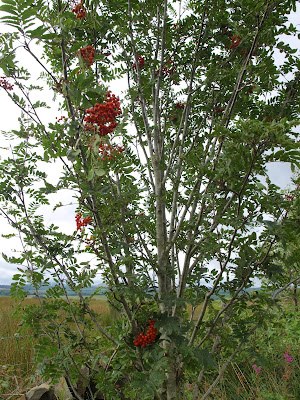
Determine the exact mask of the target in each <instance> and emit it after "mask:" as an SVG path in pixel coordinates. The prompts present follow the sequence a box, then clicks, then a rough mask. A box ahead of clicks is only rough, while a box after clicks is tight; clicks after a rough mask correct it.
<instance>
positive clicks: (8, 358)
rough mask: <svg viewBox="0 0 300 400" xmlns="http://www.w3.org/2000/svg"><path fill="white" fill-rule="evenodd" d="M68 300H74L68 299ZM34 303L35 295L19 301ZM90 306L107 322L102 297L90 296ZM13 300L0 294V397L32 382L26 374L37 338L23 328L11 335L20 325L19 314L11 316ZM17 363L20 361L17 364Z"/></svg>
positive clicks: (30, 372) (106, 307)
mask: <svg viewBox="0 0 300 400" xmlns="http://www.w3.org/2000/svg"><path fill="white" fill-rule="evenodd" d="M72 301H78V300H77V299H72ZM33 304H38V300H37V299H25V301H24V303H23V304H22V305H24V306H26V305H33ZM90 307H91V308H92V309H93V310H94V311H95V312H96V313H97V314H98V320H99V322H101V323H102V324H103V325H109V323H110V321H111V319H112V318H113V317H114V315H113V313H112V311H111V309H110V307H109V305H108V303H107V302H106V300H105V298H103V297H101V298H99V299H93V300H92V301H91V302H90ZM16 308H17V302H15V301H14V300H13V299H11V298H9V297H0V398H1V400H2V399H7V400H10V399H13V398H15V397H17V396H20V395H21V394H22V393H25V392H26V391H27V390H28V389H29V388H30V387H32V385H33V384H34V382H32V381H30V378H31V377H33V376H34V373H35V371H34V366H33V364H32V359H33V353H34V346H35V344H36V342H37V339H35V338H34V337H33V336H31V335H32V333H33V332H30V331H27V332H24V333H22V332H21V333H20V336H24V335H29V337H20V338H17V336H16V335H15V334H16V333H17V332H18V330H19V328H20V325H19V323H20V317H19V318H18V317H16V316H14V315H13V314H14V311H15V310H16ZM18 364H20V365H18Z"/></svg>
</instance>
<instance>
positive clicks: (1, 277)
mask: <svg viewBox="0 0 300 400" xmlns="http://www.w3.org/2000/svg"><path fill="white" fill-rule="evenodd" d="M0 3H1V1H0ZM290 22H292V23H293V24H294V25H298V28H299V26H300V6H299V4H298V8H297V12H296V13H292V14H291V16H290ZM6 31H7V27H5V26H4V25H3V24H1V25H0V34H1V33H4V32H6ZM283 40H284V41H286V38H284V37H283ZM288 43H289V44H290V45H291V46H292V47H294V48H298V55H299V53H300V45H299V40H297V39H296V38H294V39H290V38H289V40H288ZM37 52H39V50H38V49H37ZM21 54H22V62H23V63H24V65H25V66H27V67H29V70H30V72H31V73H32V75H33V76H39V74H40V68H39V66H38V64H36V65H34V64H33V62H32V59H30V58H29V57H28V55H27V54H26V53H25V51H24V50H23V53H21ZM275 56H276V61H277V62H278V63H279V64H280V63H281V62H282V57H281V55H280V54H279V53H278V54H276V55H275ZM110 86H111V87H112V90H113V92H114V93H115V94H116V95H119V96H120V97H121V98H122V95H121V91H120V87H121V86H120V83H115V84H114V85H110ZM45 99H48V100H47V101H48V102H51V99H52V92H50V91H49V90H47V89H45V91H43V98H42V99H40V100H45ZM0 109H1V122H0V131H9V130H11V129H18V117H19V115H20V111H19V109H18V108H17V106H15V105H14V104H13V103H12V102H11V101H9V99H8V98H7V95H6V93H5V92H4V91H3V90H0ZM56 115H58V116H60V115H59V114H57V107H56V106H55V104H54V103H52V107H51V110H50V111H48V113H45V114H44V115H43V117H44V119H43V122H44V123H45V122H46V121H50V120H51V121H53V120H54V118H53V116H56ZM4 146H5V147H6V146H7V142H5V141H4V140H3V136H2V135H1V134H0V147H4ZM0 157H1V158H3V157H5V153H4V152H3V151H2V150H1V148H0ZM58 170H59V165H57V167H56V168H55V167H54V166H53V164H51V168H49V169H48V170H47V173H48V175H49V178H51V176H52V177H53V179H54V180H55V177H56V175H57V171H58ZM268 174H269V177H270V179H271V181H272V182H274V183H275V184H277V185H278V186H280V187H281V188H282V189H286V188H287V187H288V186H289V185H290V183H291V170H290V165H289V164H288V163H269V165H268ZM52 200H53V205H54V204H55V203H57V202H59V201H62V202H63V203H64V204H66V203H73V204H71V205H69V206H66V207H62V208H59V209H57V210H56V211H55V213H52V212H51V209H50V212H49V208H48V209H47V208H46V207H45V208H44V210H43V211H44V212H45V213H44V214H45V222H46V223H52V222H53V223H55V224H56V225H58V226H59V227H61V228H62V229H63V231H64V232H66V233H69V234H71V233H72V232H74V229H75V221H74V215H75V209H76V204H75V202H74V199H73V198H72V194H71V193H70V192H69V191H67V190H64V191H63V192H62V193H60V194H59V196H58V195H55V199H54V198H53V199H52ZM12 232H13V230H12V228H10V226H9V225H8V224H7V223H6V221H5V220H4V219H3V218H2V217H1V216H0V235H2V234H7V233H12ZM15 249H17V250H19V249H20V241H19V239H17V238H16V239H11V240H7V239H4V238H2V237H1V236H0V250H1V251H0V284H10V283H11V279H12V276H13V275H14V274H15V273H16V272H17V266H15V265H11V264H8V263H6V262H5V261H4V260H3V258H2V257H1V253H2V252H5V253H6V254H8V255H10V254H13V252H14V250H15ZM97 282H99V279H98V280H97V281H95V283H97Z"/></svg>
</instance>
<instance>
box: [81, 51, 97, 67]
mask: <svg viewBox="0 0 300 400" xmlns="http://www.w3.org/2000/svg"><path fill="white" fill-rule="evenodd" d="M79 54H80V55H81V57H82V59H83V61H84V62H85V63H86V64H87V67H88V68H89V67H90V66H91V65H92V64H93V62H94V57H95V49H94V47H92V46H87V47H85V48H83V49H79V52H78V55H79Z"/></svg>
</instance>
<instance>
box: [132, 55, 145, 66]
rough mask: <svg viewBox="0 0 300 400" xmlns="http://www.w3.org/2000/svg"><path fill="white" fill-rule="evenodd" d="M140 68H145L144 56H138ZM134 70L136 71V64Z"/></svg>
mask: <svg viewBox="0 0 300 400" xmlns="http://www.w3.org/2000/svg"><path fill="white" fill-rule="evenodd" d="M137 58H138V62H139V66H140V68H143V67H144V66H145V59H144V57H142V56H137ZM133 68H134V69H136V63H134V64H133Z"/></svg>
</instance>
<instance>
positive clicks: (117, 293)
mask: <svg viewBox="0 0 300 400" xmlns="http://www.w3.org/2000/svg"><path fill="white" fill-rule="evenodd" d="M292 10H294V11H295V10H296V1H291V0H284V1H279V0H267V1H266V0H257V1H252V0H240V1H236V0H197V1H182V2H181V1H178V2H176V1H167V0H165V1H158V0H153V1H142V0H128V1H123V0H119V1H118V2H116V1H111V0H107V1H98V0H97V1H96V0H85V1H82V2H80V3H76V2H73V1H64V0H55V1H46V0H27V1H24V0H3V1H2V5H1V6H0V11H1V20H2V22H4V23H5V24H7V25H8V26H10V27H11V28H12V29H11V30H12V32H10V33H4V34H2V36H1V38H0V50H1V58H0V68H1V69H2V71H3V74H4V76H3V77H1V82H0V86H1V88H2V91H3V92H4V91H5V92H6V94H7V96H8V97H9V98H10V99H11V100H12V101H13V102H14V103H15V104H16V105H17V106H18V107H20V109H21V110H22V115H21V118H20V119H19V121H20V128H19V130H14V131H12V132H11V133H10V135H14V137H15V138H17V144H16V145H15V146H14V147H13V148H12V149H11V154H10V155H9V156H7V157H6V158H5V159H3V160H2V161H1V166H0V174H1V183H0V200H1V208H0V212H1V214H2V216H4V217H5V218H6V219H7V221H9V223H10V224H11V225H12V227H13V228H15V229H16V232H17V233H16V234H17V235H19V237H20V239H21V242H22V246H23V251H22V252H21V254H20V255H19V256H15V257H7V256H6V260H7V261H9V262H12V263H17V264H19V265H20V268H19V270H20V273H19V274H17V275H16V276H15V277H14V284H13V294H14V295H15V296H16V297H17V298H21V299H22V298H24V297H25V296H26V291H25V290H23V288H24V286H25V284H26V283H27V282H28V283H30V284H31V285H33V286H34V287H35V291H36V293H35V294H36V296H37V298H38V299H39V306H31V307H28V308H27V309H26V310H25V312H24V324H27V325H29V326H31V327H33V328H34V330H35V331H36V333H42V332H44V333H47V336H46V337H43V339H42V340H41V342H40V345H39V347H38V348H37V351H36V360H37V362H38V363H39V364H40V366H42V367H41V368H42V372H43V374H44V376H46V377H50V378H54V377H57V376H59V375H61V374H62V373H63V374H65V376H66V377H67V379H68V382H69V384H70V387H71V388H72V390H73V395H74V397H75V398H77V399H81V398H80V396H79V394H78V393H76V388H75V387H74V382H75V380H76V378H78V376H79V375H80V368H81V367H82V366H83V365H84V366H87V367H88V368H89V376H90V378H91V379H92V380H93V381H94V382H95V384H96V385H97V387H98V389H99V390H100V391H101V393H104V395H105V396H106V397H105V398H106V399H125V398H126V399H141V400H146V399H161V400H164V399H167V400H175V399H183V398H186V397H184V396H185V393H184V392H185V383H186V382H187V381H188V380H192V381H193V382H194V384H195V386H194V391H193V394H192V396H193V397H192V398H193V399H198V398H199V399H200V398H201V399H203V400H204V399H206V398H207V397H208V396H209V394H210V393H211V392H212V391H213V389H214V388H215V386H216V385H217V384H218V383H219V381H220V379H221V378H222V375H223V373H224V371H225V369H226V367H227V366H228V364H229V363H230V362H231V360H232V359H233V357H234V356H235V355H236V354H237V353H238V351H239V350H240V349H241V348H243V347H245V346H247V341H248V339H249V337H250V336H251V334H252V333H253V332H254V331H255V329H256V328H257V327H258V326H261V325H262V324H265V323H266V321H267V315H268V313H269V312H271V310H272V305H273V304H274V303H275V302H276V293H272V292H271V293H270V292H268V291H266V292H265V291H249V290H248V289H249V288H250V287H251V286H253V279H255V277H258V278H260V279H262V278H263V277H266V279H269V278H270V277H272V279H273V280H274V282H277V286H276V287H277V288H278V282H279V281H278V280H277V278H276V277H277V276H279V275H278V274H281V273H282V268H280V267H279V265H278V263H276V262H275V260H276V257H277V255H276V252H274V251H273V250H274V248H275V246H276V243H277V242H278V241H280V240H281V241H282V240H283V241H286V239H287V238H289V237H290V239H291V237H292V236H293V235H292V234H291V232H296V231H297V229H298V230H299V225H298V227H297V224H296V223H293V222H291V221H295V218H294V214H293V213H290V209H291V208H292V207H298V208H299V206H298V204H299V203H298V202H299V199H298V186H297V185H298V184H299V183H298V182H296V183H295V187H294V188H293V190H292V193H291V194H290V196H291V197H292V199H291V198H287V197H286V196H285V195H284V194H283V193H281V191H280V188H279V187H277V186H276V185H274V184H273V183H272V182H271V181H270V179H269V177H268V175H267V169H266V166H267V163H268V162H271V161H278V162H289V163H291V166H292V169H293V170H294V171H295V170H296V169H297V168H298V167H299V142H298V141H297V133H295V132H296V130H295V127H296V126H297V125H298V124H299V104H300V101H299V100H300V98H299V97H300V85H299V77H300V73H299V65H300V60H299V57H298V55H297V49H293V48H292V47H291V46H290V45H288V44H286V43H285V42H283V41H282V39H281V36H280V35H288V36H294V37H297V34H298V31H297V29H296V27H295V26H293V25H292V24H288V14H289V13H290V12H291V11H292ZM36 45H38V46H39V47H40V48H42V49H43V56H42V57H39V56H37V55H36V53H35V49H36ZM20 48H22V49H25V50H26V51H27V52H28V54H29V55H30V56H31V57H32V62H36V63H38V64H39V65H40V66H41V68H42V69H43V73H42V74H41V79H43V81H44V83H45V84H47V85H48V86H49V88H51V89H52V90H53V96H54V99H55V102H56V104H59V109H60V111H61V113H62V116H61V117H60V118H58V117H57V118H56V119H55V116H53V120H52V121H51V122H50V123H45V122H44V121H43V119H42V117H41V114H40V111H41V110H42V109H43V108H45V107H47V99H44V98H43V92H42V89H41V88H40V87H39V86H38V85H37V84H36V83H35V84H33V83H32V79H31V78H32V77H31V74H30V70H26V69H25V68H24V67H23V66H22V65H21V64H22V63H21V60H19V58H18V56H19V49H20ZM279 52H280V53H281V55H282V60H283V61H282V62H281V64H280V65H278V63H276V62H275V61H276V54H279ZM118 79H120V80H122V82H126V85H127V86H126V90H124V92H123V94H122V95H121V93H112V91H111V90H110V85H111V82H113V81H115V80H118ZM120 82H121V81H120ZM120 85H121V84H120ZM38 91H40V100H39V101H33V100H32V99H33V98H34V97H35V94H36V93H37V92H38ZM1 95H2V94H1ZM55 161H56V162H57V163H58V164H59V165H61V169H60V172H59V173H58V176H57V181H56V183H55V184H53V183H50V182H48V180H47V174H46V173H45V172H43V171H44V170H45V165H46V166H47V167H46V169H47V168H52V165H53V163H54V162H55ZM296 181H297V180H296ZM65 189H68V190H71V191H73V193H74V198H75V199H76V204H77V205H78V207H77V214H76V215H74V231H73V232H64V231H61V230H60V229H59V228H58V227H57V226H55V225H54V224H50V225H49V224H46V222H45V221H44V218H43V214H42V212H41V211H40V208H41V206H43V207H45V206H50V202H49V198H50V196H53V195H55V194H56V193H59V192H61V191H62V190H65ZM62 206H64V204H62V203H58V204H56V205H55V207H54V209H53V212H55V210H56V209H57V208H59V207H62ZM283 232H284V234H283ZM287 232H289V234H288V233H287ZM298 232H299V231H298ZM291 240H292V239H291ZM285 243H286V242H285ZM83 255H86V260H85V261H83V262H80V261H78V257H80V260H81V259H82V257H83ZM287 268H288V267H287ZM99 272H101V274H102V277H103V280H104V282H105V284H106V285H107V287H108V289H109V293H108V300H109V302H110V304H111V306H112V307H113V308H115V309H116V310H117V311H118V313H119V318H117V320H116V321H115V322H114V324H113V325H112V326H109V327H107V326H104V325H103V324H101V323H100V322H99V320H98V319H97V315H95V313H94V312H93V311H92V310H91V308H90V307H89V300H90V298H91V296H90V297H88V298H85V297H84V296H83V295H82V289H83V288H86V287H89V286H90V285H91V284H92V282H93V278H94V277H95V275H96V273H99ZM50 277H51V278H50ZM297 279H298V278H297V276H295V275H293V276H291V277H290V279H288V280H286V281H285V282H284V283H282V285H284V286H286V287H288V286H289V285H290V284H292V283H296V282H297ZM53 282H54V285H53ZM67 286H68V287H70V288H71V289H72V290H73V291H75V292H76V293H77V294H78V296H79V299H80V301H79V302H78V303H74V302H71V301H70V300H69V298H68V295H67V290H66V287H67ZM42 287H43V288H44V287H47V291H46V294H45V295H44V296H43V297H41V296H40V295H39V289H40V288H42ZM279 287H281V286H280V285H279ZM271 289H272V286H271ZM64 295H66V296H65V297H62V296H64ZM216 299H217V300H218V301H216ZM249 304H250V305H249ZM73 328H74V330H73ZM94 329H96V331H97V334H96V335H95V334H93V333H92V332H94V331H93V330H94ZM147 329H148V331H147ZM146 332H147V333H146ZM100 348H103V349H105V350H104V351H100V350H99V349H100ZM217 365H220V368H216V366H217ZM206 373H210V374H213V376H214V380H213V383H212V385H211V386H210V387H209V388H205V389H204V387H203V385H202V383H203V377H204V376H205V374H206ZM72 382H73V383H72ZM91 393H92V388H91V387H90V396H92V394H91ZM94 396H95V393H94ZM93 398H94V397H93Z"/></svg>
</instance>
